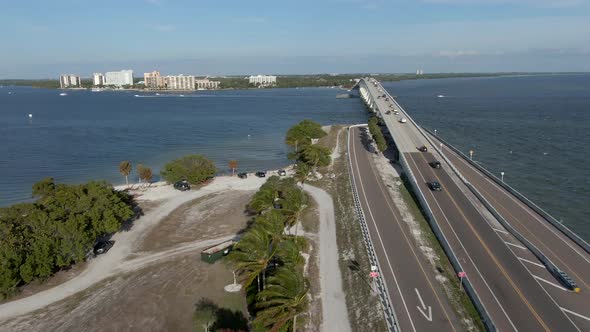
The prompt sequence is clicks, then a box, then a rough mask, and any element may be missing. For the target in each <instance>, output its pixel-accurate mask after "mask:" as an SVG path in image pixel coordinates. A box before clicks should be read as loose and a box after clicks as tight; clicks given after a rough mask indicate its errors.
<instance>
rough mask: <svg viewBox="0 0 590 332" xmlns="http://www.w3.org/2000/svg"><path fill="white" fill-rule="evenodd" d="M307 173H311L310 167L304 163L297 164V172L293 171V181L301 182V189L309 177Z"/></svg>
mask: <svg viewBox="0 0 590 332" xmlns="http://www.w3.org/2000/svg"><path fill="white" fill-rule="evenodd" d="M309 172H311V166H309V165H308V164H306V163H304V162H299V163H297V170H296V171H295V180H297V181H299V182H301V186H302V187H303V185H304V183H305V181H306V180H307V178H308V177H309Z"/></svg>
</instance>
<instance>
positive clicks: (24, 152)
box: [0, 87, 366, 205]
mask: <svg viewBox="0 0 590 332" xmlns="http://www.w3.org/2000/svg"><path fill="white" fill-rule="evenodd" d="M9 91H11V92H12V94H10V95H9V94H8V92H9ZM60 92H61V91H57V90H45V89H33V88H16V87H4V88H0V142H1V144H0V205H7V204H11V203H15V202H18V201H22V200H25V199H27V198H29V197H30V196H31V186H32V184H33V183H34V182H36V181H38V180H40V179H42V178H44V177H47V176H53V177H54V178H55V179H56V180H57V181H60V182H70V183H74V182H82V181H87V180H89V179H106V180H108V181H110V182H112V183H114V184H119V183H124V178H123V177H122V176H121V175H120V174H119V173H118V164H119V162H120V161H121V160H130V161H131V162H132V163H133V165H134V169H135V165H137V164H139V163H142V164H144V165H147V166H150V167H152V168H153V169H154V171H155V172H157V171H158V170H159V169H160V168H161V167H162V166H163V165H164V164H165V163H166V162H168V161H170V160H172V159H174V158H178V157H180V156H183V155H186V154H194V153H199V154H203V155H205V156H207V157H209V158H210V159H212V160H214V161H215V162H216V165H217V167H218V168H219V169H220V170H221V171H225V170H226V169H227V162H228V161H229V160H230V159H237V160H238V162H239V168H240V170H245V171H254V170H260V169H273V168H279V167H281V166H284V165H285V164H286V163H288V160H287V152H288V150H287V147H286V146H285V144H284V143H283V142H284V136H285V133H286V131H287V129H288V128H289V127H291V126H292V125H294V124H295V123H297V122H299V121H301V120H303V119H312V120H315V121H318V122H320V123H322V124H331V123H344V124H347V123H358V122H362V121H366V115H365V112H364V108H363V107H362V103H361V100H360V99H358V98H354V99H336V94H338V93H342V92H341V91H340V90H337V89H317V88H316V89H273V90H241V91H217V92H204V91H203V92H201V91H198V92H195V93H191V94H184V97H181V96H180V95H179V94H176V95H172V94H171V95H161V96H155V94H153V93H152V94H150V96H151V97H142V98H138V97H134V95H135V94H136V93H137V92H90V91H68V92H67V93H68V95H67V96H65V97H62V96H59V93H60ZM140 95H147V94H142V93H140ZM29 113H31V114H33V117H32V119H30V120H29V118H28V114H29ZM133 178H134V179H135V177H133Z"/></svg>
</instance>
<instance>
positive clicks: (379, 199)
mask: <svg viewBox="0 0 590 332" xmlns="http://www.w3.org/2000/svg"><path fill="white" fill-rule="evenodd" d="M365 132H366V129H365V128H351V129H350V140H349V153H350V160H351V166H352V171H353V174H352V176H353V180H354V182H355V185H356V187H357V190H358V194H359V199H360V201H361V206H362V209H363V212H364V214H365V218H366V221H367V224H368V227H369V232H370V236H371V239H372V242H373V245H374V247H375V251H376V254H377V257H378V260H379V265H380V267H381V271H379V272H380V273H381V276H382V277H383V278H384V280H385V282H386V287H387V289H388V292H389V295H390V298H391V302H392V305H393V307H394V311H395V313H396V316H397V319H398V324H399V326H400V329H401V331H461V330H462V329H463V328H462V326H461V324H460V322H459V321H458V319H457V317H456V316H455V313H454V312H453V310H452V308H451V307H450V305H449V303H448V302H447V298H446V296H445V294H444V293H443V291H442V289H441V286H440V284H439V283H438V281H436V279H435V272H434V269H433V267H432V265H430V263H429V262H428V261H427V260H426V258H425V257H424V256H423V254H422V253H421V251H420V250H419V248H417V245H416V243H415V241H414V239H413V237H412V235H411V231H410V229H409V227H408V226H407V225H406V224H405V222H404V221H403V220H402V217H401V214H400V212H399V211H398V209H397V207H396V206H395V204H394V202H393V200H392V199H391V197H390V195H389V193H388V192H387V188H386V187H385V185H384V184H383V183H382V180H381V178H380V177H379V175H378V174H377V171H376V170H375V166H374V165H373V164H372V160H371V159H372V157H371V156H370V152H369V151H368V149H367V146H368V135H367V134H366V133H365Z"/></svg>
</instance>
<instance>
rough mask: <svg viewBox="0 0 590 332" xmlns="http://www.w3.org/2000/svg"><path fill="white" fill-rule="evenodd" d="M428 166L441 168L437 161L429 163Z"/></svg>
mask: <svg viewBox="0 0 590 332" xmlns="http://www.w3.org/2000/svg"><path fill="white" fill-rule="evenodd" d="M430 166H432V168H441V164H440V161H438V160H435V161H431V162H430Z"/></svg>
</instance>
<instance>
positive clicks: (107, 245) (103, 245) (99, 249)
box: [93, 241, 115, 255]
mask: <svg viewBox="0 0 590 332" xmlns="http://www.w3.org/2000/svg"><path fill="white" fill-rule="evenodd" d="M114 245H115V241H100V242H98V243H97V244H96V245H95V246H94V250H93V252H94V254H95V255H101V254H104V253H106V252H107V251H109V249H111V248H112V247H113V246H114Z"/></svg>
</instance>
